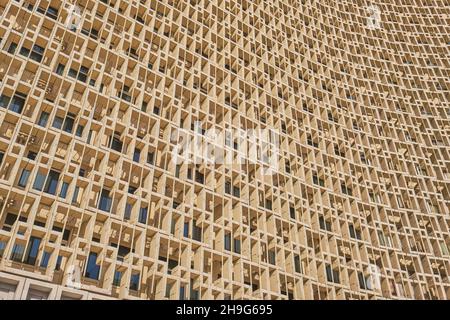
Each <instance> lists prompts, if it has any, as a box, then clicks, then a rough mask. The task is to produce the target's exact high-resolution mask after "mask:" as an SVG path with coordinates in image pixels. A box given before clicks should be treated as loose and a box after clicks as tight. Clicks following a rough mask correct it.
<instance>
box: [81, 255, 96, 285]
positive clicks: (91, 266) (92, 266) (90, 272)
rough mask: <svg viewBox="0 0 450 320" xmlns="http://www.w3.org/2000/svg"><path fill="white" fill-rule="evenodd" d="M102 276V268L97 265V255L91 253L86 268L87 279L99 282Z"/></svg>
mask: <svg viewBox="0 0 450 320" xmlns="http://www.w3.org/2000/svg"><path fill="white" fill-rule="evenodd" d="M99 274H100V266H99V265H97V253H95V252H90V253H89V258H88V262H87V266H86V272H85V274H84V275H85V277H86V278H89V279H94V280H98V276H99Z"/></svg>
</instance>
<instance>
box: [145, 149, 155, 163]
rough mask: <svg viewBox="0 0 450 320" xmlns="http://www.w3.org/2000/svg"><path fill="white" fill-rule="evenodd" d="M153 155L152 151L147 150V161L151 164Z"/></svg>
mask: <svg viewBox="0 0 450 320" xmlns="http://www.w3.org/2000/svg"><path fill="white" fill-rule="evenodd" d="M154 157H155V154H154V153H153V152H149V153H148V154H147V163H150V164H153V158H154Z"/></svg>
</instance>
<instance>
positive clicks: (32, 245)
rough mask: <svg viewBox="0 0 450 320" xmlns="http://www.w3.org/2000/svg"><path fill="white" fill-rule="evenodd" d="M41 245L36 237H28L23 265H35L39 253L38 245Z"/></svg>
mask: <svg viewBox="0 0 450 320" xmlns="http://www.w3.org/2000/svg"><path fill="white" fill-rule="evenodd" d="M40 244H41V239H40V238H37V237H30V242H29V243H28V249H27V253H26V255H25V261H24V262H25V263H26V264H30V265H33V266H34V264H35V263H36V259H37V255H38V252H39V245H40Z"/></svg>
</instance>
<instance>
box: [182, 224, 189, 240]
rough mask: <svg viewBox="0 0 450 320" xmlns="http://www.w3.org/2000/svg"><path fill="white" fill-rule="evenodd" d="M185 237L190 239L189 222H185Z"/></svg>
mask: <svg viewBox="0 0 450 320" xmlns="http://www.w3.org/2000/svg"><path fill="white" fill-rule="evenodd" d="M183 236H184V237H186V238H189V222H185V223H184V226H183Z"/></svg>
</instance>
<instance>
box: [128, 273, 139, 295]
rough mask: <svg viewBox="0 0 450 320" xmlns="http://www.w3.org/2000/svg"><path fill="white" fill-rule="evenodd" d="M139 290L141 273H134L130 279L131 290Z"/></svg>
mask: <svg viewBox="0 0 450 320" xmlns="http://www.w3.org/2000/svg"><path fill="white" fill-rule="evenodd" d="M138 289H139V273H133V274H132V275H131V278H130V290H134V291H137V290H138Z"/></svg>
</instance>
